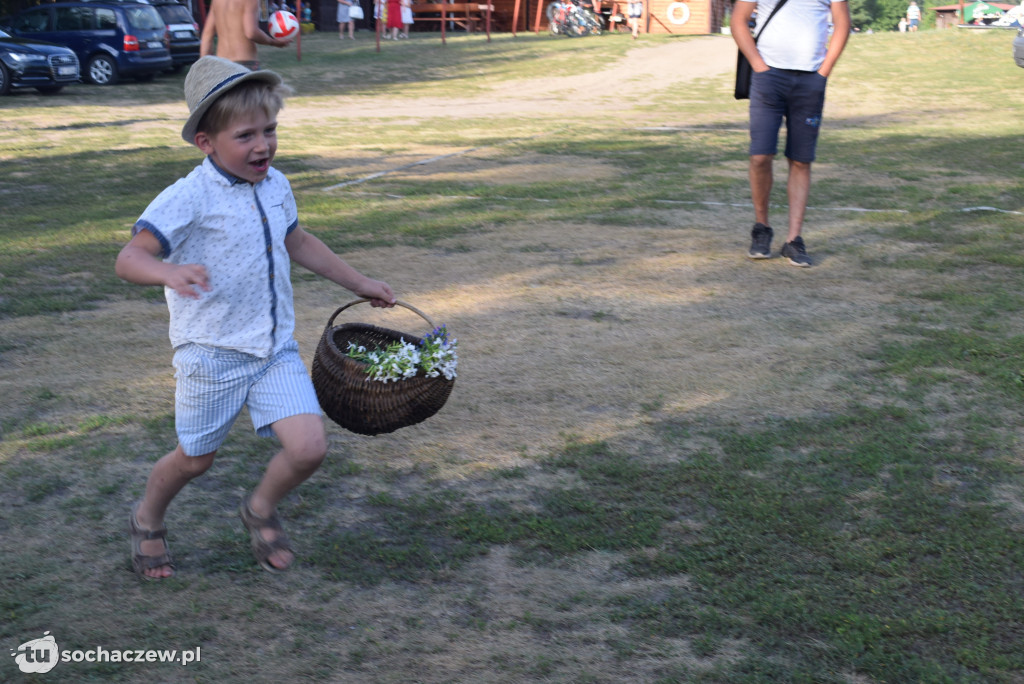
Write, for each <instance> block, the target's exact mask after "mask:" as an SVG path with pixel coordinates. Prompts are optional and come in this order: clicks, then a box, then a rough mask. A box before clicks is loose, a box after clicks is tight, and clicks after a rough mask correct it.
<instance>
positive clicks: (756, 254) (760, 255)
mask: <svg viewBox="0 0 1024 684" xmlns="http://www.w3.org/2000/svg"><path fill="white" fill-rule="evenodd" d="M773 235H775V231H773V230H772V229H771V227H769V226H766V225H764V224H763V223H755V224H754V227H753V228H752V229H751V231H750V251H749V252H748V253H747V256H749V257H750V258H751V259H770V258H771V256H772V236H773Z"/></svg>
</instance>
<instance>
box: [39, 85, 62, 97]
mask: <svg viewBox="0 0 1024 684" xmlns="http://www.w3.org/2000/svg"><path fill="white" fill-rule="evenodd" d="M63 88H64V86H62V85H59V86H39V87H38V88H36V90H38V91H39V92H40V93H42V94H43V95H56V94H57V93H59V92H60V91H61V90H62V89H63Z"/></svg>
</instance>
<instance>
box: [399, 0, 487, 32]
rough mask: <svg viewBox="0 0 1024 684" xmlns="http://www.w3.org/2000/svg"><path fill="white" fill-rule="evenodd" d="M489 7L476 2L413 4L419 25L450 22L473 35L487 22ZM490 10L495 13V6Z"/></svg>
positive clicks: (413, 11)
mask: <svg viewBox="0 0 1024 684" xmlns="http://www.w3.org/2000/svg"><path fill="white" fill-rule="evenodd" d="M487 7H488V6H487V5H486V4H477V3H475V2H455V3H447V2H446V3H440V2H431V3H413V6H412V14H413V18H414V19H415V20H416V22H417V23H419V22H421V21H436V22H438V24H440V23H441V22H442V21H450V22H452V23H454V24H455V25H456V26H460V27H462V28H464V29H466V31H468V32H469V33H472V32H473V31H475V30H476V28H477V26H478V24H479V23H480V22H483V21H486V19H487ZM490 9H491V12H492V13H493V12H494V5H491V6H490ZM442 10H443V11H444V17H442V16H441V11H442Z"/></svg>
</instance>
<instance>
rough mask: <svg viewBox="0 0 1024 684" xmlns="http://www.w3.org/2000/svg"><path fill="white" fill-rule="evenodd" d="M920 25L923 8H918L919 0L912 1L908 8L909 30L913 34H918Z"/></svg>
mask: <svg viewBox="0 0 1024 684" xmlns="http://www.w3.org/2000/svg"><path fill="white" fill-rule="evenodd" d="M920 23H921V8H920V7H918V6H917V0H910V5H908V6H907V29H908V30H909V31H910V32H911V33H916V32H917V27H918V25H920Z"/></svg>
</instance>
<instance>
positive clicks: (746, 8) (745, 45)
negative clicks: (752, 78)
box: [729, 0, 845, 72]
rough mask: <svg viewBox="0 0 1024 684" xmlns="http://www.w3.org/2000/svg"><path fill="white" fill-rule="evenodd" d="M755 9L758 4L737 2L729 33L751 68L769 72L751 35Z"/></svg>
mask: <svg viewBox="0 0 1024 684" xmlns="http://www.w3.org/2000/svg"><path fill="white" fill-rule="evenodd" d="M844 4H845V3H844ZM755 9H757V3H756V2H747V1H746V0H736V4H734V5H733V6H732V19H731V20H730V21H729V32H730V33H732V39H733V40H734V41H736V47H738V48H739V49H740V52H742V53H743V54H744V56H746V58H747V61H748V62H750V67H751V68H752V69H753V70H754V71H757V72H762V71H768V65H767V64H765V61H764V60H763V59H762V58H761V53H760V52H758V51H757V43H755V42H754V37H753V36H752V35H750V17H752V16H753V14H754V10H755Z"/></svg>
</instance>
